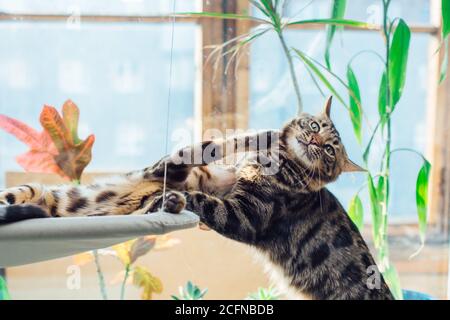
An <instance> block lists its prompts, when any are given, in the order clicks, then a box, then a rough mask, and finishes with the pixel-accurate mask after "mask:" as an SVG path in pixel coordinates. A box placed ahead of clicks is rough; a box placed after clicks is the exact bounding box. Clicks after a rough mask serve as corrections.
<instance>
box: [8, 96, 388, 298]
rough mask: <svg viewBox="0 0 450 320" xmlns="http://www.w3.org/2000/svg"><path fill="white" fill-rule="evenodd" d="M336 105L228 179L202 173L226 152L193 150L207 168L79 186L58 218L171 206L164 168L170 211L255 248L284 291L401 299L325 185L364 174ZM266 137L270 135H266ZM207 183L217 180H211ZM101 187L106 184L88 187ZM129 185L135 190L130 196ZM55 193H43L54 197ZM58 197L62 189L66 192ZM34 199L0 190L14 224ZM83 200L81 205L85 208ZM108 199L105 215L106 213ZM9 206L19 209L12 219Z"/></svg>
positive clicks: (287, 130) (170, 166) (183, 166)
mask: <svg viewBox="0 0 450 320" xmlns="http://www.w3.org/2000/svg"><path fill="white" fill-rule="evenodd" d="M330 102H331V101H329V103H328V104H327V111H326V113H325V114H324V115H321V116H319V117H312V116H309V115H302V116H300V117H299V118H297V119H294V120H293V121H291V122H290V123H289V124H287V125H286V126H285V127H284V128H283V130H282V131H281V133H280V134H279V135H276V137H277V138H276V139H273V137H272V135H271V134H270V138H269V139H266V141H268V145H267V147H268V148H269V151H268V152H266V153H264V154H263V153H262V152H261V150H259V149H260V148H258V149H257V151H255V152H253V153H249V154H248V155H247V157H246V159H245V160H244V161H242V162H241V163H240V164H239V165H237V166H236V168H235V170H234V171H232V172H231V173H230V172H228V173H227V177H226V178H225V176H224V175H223V172H222V173H220V170H219V171H218V172H217V173H218V175H217V176H215V177H214V176H213V175H211V173H210V172H209V171H208V170H207V169H205V168H204V167H198V166H199V165H206V164H208V163H211V162H213V161H214V160H217V159H220V158H221V157H222V156H225V155H226V154H225V152H223V149H224V148H223V147H221V144H217V143H211V142H209V143H203V144H202V145H200V146H197V147H194V148H187V149H186V150H190V151H189V152H191V153H196V152H197V151H200V152H201V154H202V155H203V156H204V155H205V151H206V150H207V149H209V151H211V152H210V154H211V155H212V156H210V157H209V158H208V159H206V160H205V159H204V158H202V161H201V162H200V163H197V164H195V163H194V165H192V164H191V163H192V162H185V161H184V160H183V161H181V162H174V161H173V158H166V159H165V161H160V162H159V163H157V164H156V165H155V166H153V167H152V168H147V169H145V170H143V171H141V172H135V173H131V174H128V175H127V176H125V182H122V183H120V184H110V185H108V183H106V184H105V185H103V186H104V188H100V189H97V191H96V193H94V195H95V196H94V195H93V196H92V197H91V198H86V197H84V200H80V197H79V193H77V192H75V191H73V192H72V191H71V190H79V189H73V187H72V189H69V190H68V192H63V194H64V195H68V194H70V193H71V194H72V196H73V195H74V194H75V195H76V197H74V198H71V197H67V199H69V200H70V201H69V202H67V203H66V202H64V201H60V205H59V206H58V208H57V209H56V212H60V210H61V208H63V210H65V212H67V213H70V214H74V212H73V211H74V210H71V209H74V208H75V207H79V208H83V209H77V210H75V211H76V212H77V213H78V214H84V213H85V212H86V213H96V214H97V215H98V214H103V213H105V214H111V213H113V214H129V213H131V212H133V211H134V210H138V213H146V212H152V211H156V209H157V208H158V207H160V206H161V203H162V202H163V201H162V200H163V199H162V196H161V193H162V188H163V184H162V178H163V176H164V172H165V171H166V173H167V175H166V179H167V186H168V188H169V190H172V191H170V192H169V193H168V194H167V197H166V198H167V199H166V201H165V202H164V203H165V205H164V208H165V209H166V210H168V211H170V212H179V211H180V210H181V209H182V208H183V207H184V206H185V205H186V208H187V209H188V210H190V211H193V212H194V213H196V214H197V215H199V217H200V220H201V221H202V223H204V224H206V225H207V226H208V227H209V228H211V229H213V230H215V231H217V232H218V233H220V234H222V235H223V236H225V237H228V238H230V239H234V240H237V241H239V242H243V243H245V244H248V245H250V246H252V247H253V248H255V249H256V250H257V251H258V252H259V255H260V256H261V257H263V259H264V260H265V261H266V262H265V263H266V266H269V267H270V272H271V274H272V276H273V277H274V278H275V279H276V280H277V284H279V285H281V286H284V287H285V288H284V289H285V290H284V291H285V292H287V293H289V294H290V295H291V297H293V298H297V297H299V296H300V295H302V296H305V295H306V296H308V297H310V298H312V299H393V296H392V294H391V292H390V291H389V288H388V286H387V285H386V283H385V282H384V279H383V277H382V275H381V274H380V273H379V271H378V269H377V268H376V265H375V262H374V260H373V258H372V256H371V254H370V252H369V250H368V248H367V246H366V244H365V242H364V240H363V238H362V237H361V235H360V233H359V232H358V230H357V228H356V227H355V225H354V224H353V223H352V222H351V221H350V219H349V217H348V216H347V214H346V212H345V210H344V209H343V208H342V206H341V205H340V203H339V202H338V200H337V199H336V198H335V197H334V196H333V195H332V194H331V193H330V192H329V191H328V190H327V189H326V188H324V186H325V184H326V183H328V182H331V181H334V180H335V179H336V178H337V177H338V176H339V174H340V173H341V172H343V171H355V170H356V169H358V167H357V166H356V165H355V164H353V163H352V162H351V161H350V160H348V158H347V155H346V153H345V149H344V147H343V145H342V144H341V142H340V138H339V135H338V133H337V131H336V129H335V128H334V126H333V124H332V122H331V120H330V119H329V107H330ZM264 135H266V136H267V137H269V134H267V133H265V134H264ZM249 141H250V140H249V138H245V139H244V145H245V147H247V146H248V145H249ZM231 142H232V144H233V145H234V147H233V148H232V150H235V149H236V145H237V140H236V139H234V140H231ZM211 146H213V147H212V148H211ZM214 146H216V147H217V146H219V147H217V148H215V147H214ZM263 149H264V148H263ZM192 150H193V151H192ZM189 152H188V153H189ZM188 158H189V157H188ZM183 159H185V158H183ZM178 160H179V159H178ZM267 160H270V161H269V162H268V161H267ZM274 164H275V165H274ZM165 168H166V169H167V170H164V169H165ZM224 172H225V171H224ZM199 177H204V178H199ZM205 179H207V180H208V181H210V182H212V183H211V184H208V183H205ZM210 179H211V180H210ZM214 179H215V180H214ZM130 181H131V182H130ZM223 181H226V183H223ZM214 183H217V186H214ZM123 186H127V188H123ZM94 187H97V188H98V186H91V187H87V188H88V189H89V188H91V189H95V188H94ZM115 187H117V188H119V189H120V191H119V189H114V188H115ZM67 188H70V187H67ZM27 189H29V190H28V191H27ZM125 189H126V190H127V192H125V193H123V190H125ZM31 190H33V192H34V198H32V199H30V196H28V198H26V199H22V198H20V197H21V195H23V194H28V195H31V194H32V193H33V192H32V191H31ZM17 191H20V192H17ZM51 191H52V190H50V192H47V193H45V194H46V195H53V194H54V192H51ZM53 191H55V190H53ZM56 191H57V192H61V189H58V190H56ZM113 192H114V193H113ZM128 192H130V194H128ZM36 193H37V192H36V191H35V190H34V189H33V187H32V186H30V187H22V189H21V190H19V189H9V190H6V191H5V192H3V193H2V194H0V198H1V197H3V199H4V202H5V203H9V204H11V203H16V205H12V206H6V207H4V209H3V213H4V214H3V216H5V213H6V216H7V217H9V221H12V220H14V219H13V218H14V216H15V217H17V215H19V216H20V214H21V213H23V214H25V213H26V212H29V210H25V208H27V209H29V205H26V204H25V205H23V204H19V205H17V203H22V201H23V200H25V202H26V203H29V201H30V200H33V199H35V198H37V195H36ZM11 194H12V195H14V198H15V199H14V200H15V201H13V202H12V201H10V200H11V198H12V197H11ZM131 196H132V197H133V199H134V200H133V201H130V203H133V204H132V205H130V206H129V207H128V209H126V210H122V209H123V208H122V209H118V208H116V207H122V206H121V205H120V203H118V201H120V198H123V197H124V198H125V199H130V200H131V198H130V197H131ZM8 198H9V199H8ZM18 198H20V200H19V201H18ZM42 198H43V199H44V203H39V202H35V201H34V202H35V203H36V204H37V205H38V206H39V207H40V208H41V211H42V212H43V213H44V216H48V215H49V214H51V213H52V211H55V209H53V210H52V206H51V201H47V200H46V198H45V197H41V198H40V199H39V201H40V202H42ZM82 198H83V196H82ZM99 200H103V201H99ZM61 203H62V204H61ZM80 203H81V204H83V206H78V204H80ZM100 203H101V204H100ZM106 203H108V207H107V210H106V207H103V206H104V205H106ZM87 204H90V205H87ZM8 208H9V209H11V208H15V209H14V210H10V211H9V215H8ZM34 208H37V207H34ZM120 210H122V211H120ZM19 211H20V212H19ZM1 214H2V211H1V210H0V216H1ZM70 214H69V215H70ZM58 215H59V216H65V215H64V214H58ZM28 218H29V217H28ZM0 220H1V219H0ZM6 220H8V219H6ZM16 220H20V219H19V218H17V219H16Z"/></svg>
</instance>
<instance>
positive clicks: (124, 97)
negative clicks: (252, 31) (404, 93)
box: [0, 23, 198, 180]
mask: <svg viewBox="0 0 450 320" xmlns="http://www.w3.org/2000/svg"><path fill="white" fill-rule="evenodd" d="M197 28H198V27H197V26H195V25H192V24H176V26H175V39H174V48H173V76H172V85H171V88H172V92H171V99H172V103H171V112H170V128H169V132H170V133H172V131H173V129H175V128H183V130H185V131H186V132H185V135H186V136H189V135H190V133H191V132H192V128H193V125H194V123H193V100H194V82H195V81H194V80H195V72H196V70H195V64H194V50H195V43H196V34H197ZM170 36H171V25H170V24H155V25H149V24H145V25H144V24H142V25H140V24H120V25H115V24H106V25H98V24H83V25H82V27H81V28H80V29H68V28H66V27H65V25H64V24H60V23H3V24H1V25H0V37H1V38H2V39H3V40H2V42H1V43H2V45H1V50H0V113H2V114H6V115H8V116H11V117H14V118H17V119H20V120H21V121H23V122H25V123H27V124H29V125H31V126H33V127H34V128H40V124H39V122H38V118H39V113H40V110H41V108H42V106H43V105H44V104H50V105H53V106H55V107H57V108H58V109H60V107H61V106H62V104H63V102H64V101H65V100H67V99H69V98H70V99H72V100H73V101H74V102H75V103H76V104H77V105H78V106H79V108H80V110H81V119H80V131H81V133H80V135H81V137H82V138H85V137H86V136H87V135H88V134H91V133H93V134H95V136H96V142H95V144H94V149H93V159H92V163H91V164H90V165H89V167H88V170H90V171H93V170H96V171H117V170H119V171H123V170H129V169H138V168H141V167H145V166H148V165H150V164H152V163H153V162H155V161H156V160H158V159H159V158H160V157H161V156H163V155H164V154H165V153H166V150H165V141H166V115H167V100H168V89H169V87H168V85H169V65H170V38H171V37H170ZM169 139H170V136H169ZM0 141H1V145H2V148H1V149H0V152H1V155H0V159H1V171H2V172H4V171H8V170H21V168H20V167H19V166H18V165H17V164H16V163H15V160H14V159H15V157H16V156H17V155H19V154H21V153H23V152H25V151H26V150H27V147H26V146H25V145H24V144H22V143H21V142H18V141H17V140H16V139H13V138H11V136H9V135H8V134H7V133H5V132H4V131H0ZM187 143H188V142H187ZM169 147H170V148H171V147H172V145H171V144H169ZM168 150H169V151H170V150H171V149H168ZM1 179H2V180H3V175H1Z"/></svg>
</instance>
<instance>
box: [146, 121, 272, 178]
mask: <svg viewBox="0 0 450 320" xmlns="http://www.w3.org/2000/svg"><path fill="white" fill-rule="evenodd" d="M279 136H280V132H279V131H273V130H269V131H263V132H258V133H254V134H249V135H242V136H234V137H231V138H228V139H223V140H219V139H218V140H210V141H204V142H201V143H197V144H194V145H191V146H188V147H185V148H182V149H181V150H179V151H178V152H176V153H174V154H172V155H170V156H166V157H164V158H163V159H161V160H160V161H159V162H157V163H156V164H155V165H154V166H152V167H149V168H146V169H145V170H144V171H145V174H144V178H146V179H157V180H161V181H162V180H164V177H165V178H166V181H167V182H169V183H172V184H181V183H183V182H185V181H186V179H187V178H188V176H189V174H190V173H191V171H192V170H193V169H194V168H198V167H204V166H207V165H209V164H211V163H214V162H216V161H219V160H223V159H224V158H225V157H229V156H231V155H236V154H237V153H243V152H259V151H263V150H269V149H274V148H276V147H277V146H278V142H279Z"/></svg>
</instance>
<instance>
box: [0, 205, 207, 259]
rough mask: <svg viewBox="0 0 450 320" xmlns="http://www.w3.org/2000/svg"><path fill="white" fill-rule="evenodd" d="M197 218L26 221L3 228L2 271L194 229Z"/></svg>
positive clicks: (0, 239)
mask: <svg viewBox="0 0 450 320" xmlns="http://www.w3.org/2000/svg"><path fill="white" fill-rule="evenodd" d="M198 222H199V219H198V216H196V215H195V214H193V213H192V212H188V211H183V212H182V213H180V214H173V213H166V212H162V211H159V212H154V213H151V214H148V215H135V216H133V215H131V216H104V217H73V218H47V219H32V220H24V221H20V222H16V223H11V224H6V225H1V226H0V267H12V266H18V265H23V264H29V263H34V262H40V261H44V260H50V259H55V258H61V257H67V256H71V255H74V254H77V253H81V252H85V251H89V250H95V249H101V248H106V247H109V246H112V245H115V244H118V243H121V242H124V241H127V240H129V239H134V238H138V237H140V236H145V235H149V234H152V235H160V234H164V233H168V232H172V231H176V230H181V229H186V228H193V227H195V226H196V225H197V224H198Z"/></svg>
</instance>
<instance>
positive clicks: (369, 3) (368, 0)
mask: <svg viewBox="0 0 450 320" xmlns="http://www.w3.org/2000/svg"><path fill="white" fill-rule="evenodd" d="M332 3H333V1H332V0H314V1H285V4H286V5H285V9H284V16H286V17H289V18H292V19H294V20H295V19H317V18H327V17H330V10H331V6H332ZM382 10H383V9H382V3H381V1H380V0H357V1H347V8H346V14H345V17H346V18H347V19H355V20H360V21H366V22H369V23H376V24H379V23H380V21H381V19H382V14H383V11H382ZM254 11H255V14H257V15H258V16H259V17H263V15H262V14H260V12H258V10H256V9H254ZM389 14H390V16H392V17H401V18H403V19H405V20H406V21H408V23H410V24H428V23H430V0H393V1H392V2H391V5H390V7H389Z"/></svg>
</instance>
